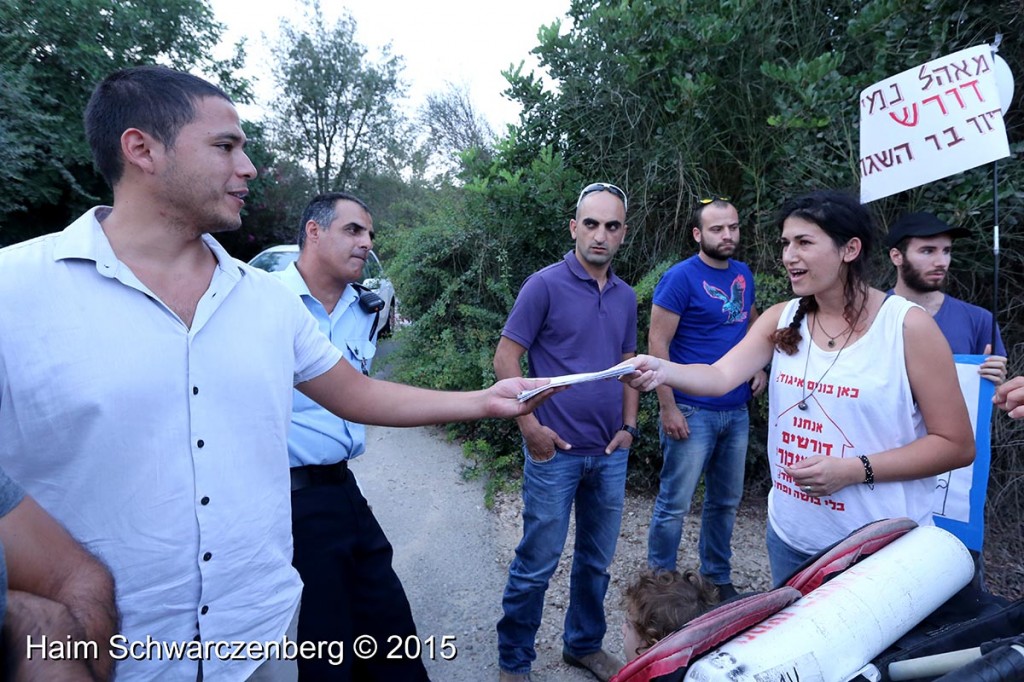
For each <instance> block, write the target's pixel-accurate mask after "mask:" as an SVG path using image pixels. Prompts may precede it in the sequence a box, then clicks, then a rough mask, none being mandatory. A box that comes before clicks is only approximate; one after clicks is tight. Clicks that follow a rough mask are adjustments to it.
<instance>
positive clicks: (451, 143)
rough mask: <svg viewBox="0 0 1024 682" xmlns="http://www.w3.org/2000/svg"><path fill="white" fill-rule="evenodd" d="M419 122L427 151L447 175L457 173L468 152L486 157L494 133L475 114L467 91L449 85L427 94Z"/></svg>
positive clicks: (489, 152)
mask: <svg viewBox="0 0 1024 682" xmlns="http://www.w3.org/2000/svg"><path fill="white" fill-rule="evenodd" d="M419 121H420V123H421V125H423V127H425V128H426V130H427V140H428V149H429V150H430V153H431V155H432V156H433V157H434V158H435V160H437V161H439V162H440V164H441V165H442V166H443V167H445V168H446V169H447V170H448V172H452V171H456V172H457V171H458V169H459V168H460V167H461V157H462V155H463V154H465V153H466V152H468V151H470V150H476V152H477V154H482V155H484V157H485V158H484V160H486V159H489V158H490V154H491V147H492V145H493V144H494V131H493V130H492V129H491V126H490V125H489V124H488V123H487V121H486V120H485V119H484V118H483V117H482V116H481V115H480V114H479V112H477V110H476V108H475V107H474V106H473V102H472V100H471V99H470V96H469V91H468V90H467V89H466V88H464V87H460V86H456V85H454V84H451V83H449V84H448V88H447V89H446V90H444V91H442V92H435V93H432V94H430V95H427V101H426V104H424V105H423V107H422V109H421V110H420V115H419Z"/></svg>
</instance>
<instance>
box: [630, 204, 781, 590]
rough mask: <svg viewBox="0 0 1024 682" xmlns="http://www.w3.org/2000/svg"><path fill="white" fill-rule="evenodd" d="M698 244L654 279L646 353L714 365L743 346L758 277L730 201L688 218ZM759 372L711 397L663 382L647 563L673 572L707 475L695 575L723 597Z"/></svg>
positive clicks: (761, 383)
mask: <svg viewBox="0 0 1024 682" xmlns="http://www.w3.org/2000/svg"><path fill="white" fill-rule="evenodd" d="M690 226H691V228H692V229H693V239H694V241H696V242H697V245H698V246H699V248H700V250H699V251H698V253H697V255H695V256H692V257H690V258H688V259H686V260H684V261H682V262H680V263H676V264H675V265H674V266H672V267H671V268H669V270H668V271H667V272H666V273H665V274H664V276H663V277H662V278H661V281H660V282H658V286H657V288H656V289H655V290H654V305H653V306H652V308H651V328H650V332H649V334H648V344H649V349H648V350H649V352H650V354H651V355H654V356H655V357H659V358H668V359H669V360H672V361H673V362H679V363H686V364H691V363H706V364H711V363H713V362H715V361H717V360H718V359H719V358H721V357H722V356H723V355H725V354H726V353H727V352H728V351H729V349H731V348H732V347H733V346H735V345H736V344H737V343H739V341H740V339H742V338H743V336H744V335H745V334H746V332H747V329H748V328H749V327H750V325H751V324H753V322H754V320H755V319H757V309H756V308H755V307H754V276H753V274H752V273H751V272H750V268H748V267H747V266H746V264H744V263H741V262H739V261H736V260H733V259H732V258H731V256H732V255H733V254H734V253H735V252H736V249H737V247H738V246H739V241H740V220H739V214H738V213H737V211H736V207H735V206H733V205H732V204H731V203H730V202H729V200H728V199H726V198H724V197H719V198H716V199H703V200H701V201H700V203H698V204H697V207H696V208H695V210H694V211H693V214H692V217H691V219H690ZM765 383H766V377H765V373H764V372H758V374H757V376H755V377H754V379H753V380H752V381H751V383H750V384H749V385H747V384H743V385H741V386H739V387H738V388H736V389H734V390H733V391H730V392H729V393H726V394H725V395H723V396H721V397H717V398H705V397H698V396H691V395H687V394H685V393H682V392H680V391H676V390H673V389H672V388H670V387H668V386H659V387H658V389H657V392H658V403H659V405H660V407H661V446H662V453H663V455H664V458H665V461H664V464H663V465H662V469H661V487H660V490H659V491H658V498H657V500H655V502H654V514H653V516H652V518H651V528H650V533H649V535H648V539H647V563H648V564H649V565H650V567H651V568H656V569H665V570H673V569H675V567H676V553H677V552H678V550H679V542H680V539H681V537H682V529H683V520H684V518H685V517H686V512H687V511H689V509H690V502H691V500H692V498H693V493H694V490H696V488H697V483H698V482H699V481H700V477H701V474H703V475H704V488H705V494H704V511H703V515H702V517H701V531H700V545H699V553H700V572H701V574H702V575H704V577H705V578H707V579H709V580H710V581H711V582H713V583H715V585H717V586H718V590H719V594H720V596H721V597H722V599H728V598H729V597H732V596H734V595H735V594H736V590H735V588H733V585H732V577H731V575H730V572H731V571H730V564H729V561H730V559H731V557H732V550H731V547H730V544H731V542H732V528H733V524H734V522H735V520H736V509H737V508H738V506H739V503H740V498H741V497H742V495H743V468H744V464H745V462H746V456H747V433H748V431H749V423H750V422H749V418H748V414H747V402H748V401H749V400H750V398H751V396H752V395H757V394H759V393H760V392H761V391H763V390H764V387H765Z"/></svg>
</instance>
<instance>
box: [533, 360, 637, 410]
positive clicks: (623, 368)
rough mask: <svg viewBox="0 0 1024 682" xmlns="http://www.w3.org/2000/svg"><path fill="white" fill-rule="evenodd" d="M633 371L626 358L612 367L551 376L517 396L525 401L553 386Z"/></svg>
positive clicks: (614, 376) (595, 379)
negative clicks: (536, 386)
mask: <svg viewBox="0 0 1024 682" xmlns="http://www.w3.org/2000/svg"><path fill="white" fill-rule="evenodd" d="M634 371H635V370H634V369H633V364H632V363H631V362H629V361H628V360H627V361H626V362H620V363H619V364H617V365H615V366H614V367H609V368H608V369H606V370H604V371H601V372H586V373H584V374H566V375H565V376H561V377H552V378H551V383H550V384H546V385H544V386H541V387H539V388H534V389H530V390H529V391H521V392H520V393H519V395H518V396H517V397H518V398H519V402H521V403H522V402H526V401H527V400H529V399H530V398H532V397H533V396H535V395H537V394H538V393H543V392H544V391H546V390H548V389H549V388H555V387H556V386H569V385H571V384H582V383H584V382H586V381H597V380H598V379H617V378H619V377H621V376H623V375H625V374H632V373H633V372H634Z"/></svg>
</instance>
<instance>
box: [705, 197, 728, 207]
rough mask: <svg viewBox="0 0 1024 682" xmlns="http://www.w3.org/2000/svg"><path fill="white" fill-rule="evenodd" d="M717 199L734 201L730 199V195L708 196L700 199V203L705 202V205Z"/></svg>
mask: <svg viewBox="0 0 1024 682" xmlns="http://www.w3.org/2000/svg"><path fill="white" fill-rule="evenodd" d="M716 201H725V202H729V201H732V199H730V198H729V197H707V198H704V199H700V203H701V204H703V205H704V206H707V205H708V204H712V203H714V202H716Z"/></svg>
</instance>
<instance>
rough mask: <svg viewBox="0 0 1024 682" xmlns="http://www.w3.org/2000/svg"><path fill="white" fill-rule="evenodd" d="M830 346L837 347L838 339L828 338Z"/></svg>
mask: <svg viewBox="0 0 1024 682" xmlns="http://www.w3.org/2000/svg"><path fill="white" fill-rule="evenodd" d="M828 347H829V348H835V347H836V340H835V339H829V340H828Z"/></svg>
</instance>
